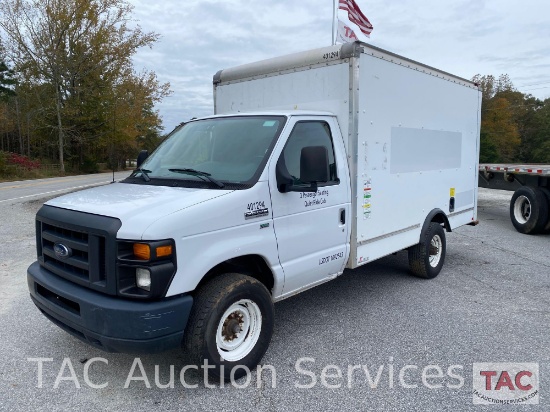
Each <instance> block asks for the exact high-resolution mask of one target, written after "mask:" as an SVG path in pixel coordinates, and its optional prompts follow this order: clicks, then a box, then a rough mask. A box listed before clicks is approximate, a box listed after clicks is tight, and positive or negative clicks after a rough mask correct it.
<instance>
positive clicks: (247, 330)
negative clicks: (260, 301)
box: [216, 299, 262, 362]
mask: <svg viewBox="0 0 550 412" xmlns="http://www.w3.org/2000/svg"><path fill="white" fill-rule="evenodd" d="M261 330H262V312H261V311H260V308H259V306H258V305H257V304H256V303H255V302H253V301H251V300H250V299H241V300H239V301H238V302H235V303H233V304H232V305H231V306H230V307H229V308H228V309H227V310H226V311H225V312H224V314H223V315H222V317H221V318H220V321H219V323H218V328H217V330H216V347H217V349H218V353H219V354H220V356H221V358H222V360H226V361H229V362H236V361H240V360H241V359H243V358H244V357H246V356H247V355H248V354H249V353H250V352H251V351H252V349H253V348H254V346H255V345H256V343H257V342H258V339H259V338H260V332H261Z"/></svg>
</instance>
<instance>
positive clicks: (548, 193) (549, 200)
mask: <svg viewBox="0 0 550 412" xmlns="http://www.w3.org/2000/svg"><path fill="white" fill-rule="evenodd" d="M540 190H542V192H543V193H544V194H545V196H546V201H547V203H548V214H549V216H548V223H546V226H545V228H544V229H543V230H542V232H543V233H550V189H547V188H545V187H541V188H540Z"/></svg>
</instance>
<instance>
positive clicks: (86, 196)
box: [46, 183, 233, 239]
mask: <svg viewBox="0 0 550 412" xmlns="http://www.w3.org/2000/svg"><path fill="white" fill-rule="evenodd" d="M231 192H233V191H232V190H209V189H208V190H207V189H193V188H185V187H166V186H150V185H136V184H128V183H113V184H109V185H105V186H99V187H95V188H92V189H87V190H82V191H79V192H74V193H69V194H67V195H64V196H61V197H58V198H55V199H52V200H49V201H48V202H46V205H48V206H54V207H59V208H63V209H70V210H76V211H79V212H85V213H92V214H94V215H101V216H109V217H114V218H118V219H120V221H121V222H122V227H121V228H120V230H119V233H118V234H119V238H126V239H141V235H142V233H143V232H144V231H145V229H146V228H147V227H149V226H150V225H151V224H152V223H153V222H155V221H156V220H158V219H161V218H162V217H164V216H167V215H169V214H172V213H175V212H177V211H179V210H182V209H186V208H188V207H191V206H194V205H197V204H199V203H202V202H206V201H208V200H211V199H214V198H216V197H220V196H224V195H227V194H229V193H231Z"/></svg>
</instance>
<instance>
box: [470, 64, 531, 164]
mask: <svg viewBox="0 0 550 412" xmlns="http://www.w3.org/2000/svg"><path fill="white" fill-rule="evenodd" d="M472 80H473V81H474V82H476V83H477V84H479V86H480V89H481V92H482V98H483V100H482V105H481V136H482V137H483V139H482V142H481V143H482V145H481V147H480V149H481V150H480V158H482V157H483V158H486V159H491V160H490V161H497V160H498V161H501V162H509V161H512V160H513V159H514V158H515V157H516V155H517V151H518V148H519V145H520V143H521V138H520V133H519V130H518V126H517V122H516V121H515V120H516V119H515V118H514V113H515V112H514V110H513V109H514V106H513V105H512V103H511V102H510V100H511V99H510V96H512V95H514V93H518V92H516V91H515V89H514V86H513V85H512V82H511V81H510V78H509V77H508V75H500V76H499V78H498V79H495V77H494V76H492V75H489V76H481V75H479V74H478V75H476V76H474V77H473V79H472ZM495 154H496V156H495Z"/></svg>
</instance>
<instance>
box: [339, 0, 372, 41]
mask: <svg viewBox="0 0 550 412" xmlns="http://www.w3.org/2000/svg"><path fill="white" fill-rule="evenodd" d="M338 8H339V9H341V10H345V11H347V12H348V18H349V21H350V22H352V23H355V24H356V25H357V27H359V29H360V30H361V31H362V32H363V33H364V34H365V36H367V37H370V34H371V32H372V29H373V27H372V24H371V23H370V21H369V19H367V17H366V16H365V15H364V14H363V12H362V11H361V9H360V8H359V6H358V5H357V3H356V2H355V0H339V5H338Z"/></svg>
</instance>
